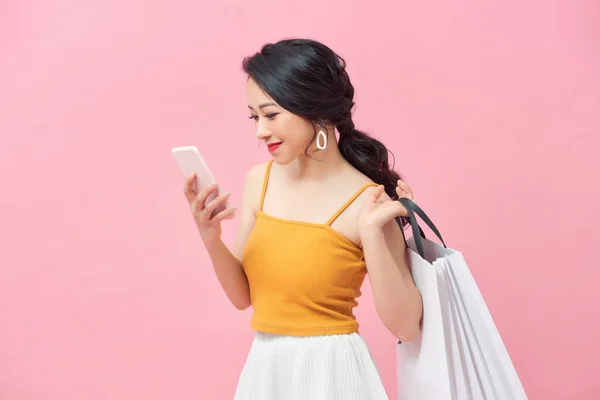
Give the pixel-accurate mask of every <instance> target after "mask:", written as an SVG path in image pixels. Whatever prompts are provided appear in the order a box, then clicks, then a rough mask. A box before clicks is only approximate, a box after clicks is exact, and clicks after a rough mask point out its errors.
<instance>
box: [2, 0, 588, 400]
mask: <svg viewBox="0 0 600 400" xmlns="http://www.w3.org/2000/svg"><path fill="white" fill-rule="evenodd" d="M171 4H172V5H169V2H165V1H148V0H145V1H141V0H137V1H135V0H128V1H123V0H120V1H115V0H110V1H103V2H99V1H80V0H77V1H76V0H59V1H54V2H47V1H39V0H38V1H35V0H19V1H17V0H12V1H10V0H9V1H4V2H3V3H2V5H1V6H0V54H1V57H0V60H1V61H0V132H1V133H2V145H1V146H0V163H1V168H0V180H1V182H2V191H1V192H2V194H1V195H0V222H1V225H2V230H1V231H0V244H1V246H2V249H1V251H0V268H1V269H0V398H1V399H5V400H17V399H18V400H25V399H61V400H65V399H78V400H80V399H86V400H95V399H148V400H150V399H200V398H202V399H229V398H231V397H232V394H233V392H234V388H235V384H236V381H237V378H238V373H239V371H240V369H241V367H242V364H243V362H244V360H245V357H246V352H247V350H248V346H249V344H250V342H251V340H252V335H253V333H252V331H251V330H250V328H249V326H248V322H249V317H250V310H248V311H247V312H239V311H237V310H235V309H234V308H233V307H232V306H231V305H230V304H228V301H227V300H226V298H225V295H224V294H223V293H222V291H221V289H220V287H219V285H218V283H217V280H216V279H215V277H214V274H213V272H212V267H211V265H210V263H209V262H208V259H207V256H206V253H205V251H204V248H203V247H202V243H201V242H200V239H199V237H198V235H197V234H196V232H195V227H194V224H193V222H192V219H191V218H190V216H189V213H188V209H187V205H186V202H185V199H184V197H183V193H182V176H181V173H180V171H179V170H178V169H177V166H176V164H175V163H174V161H173V160H172V159H171V156H170V153H169V150H170V148H171V147H173V146H178V145H188V144H196V145H198V146H199V147H200V148H201V150H202V151H203V152H204V153H205V156H206V158H207V161H208V163H209V165H210V166H211V167H212V169H213V170H214V172H215V174H216V175H217V177H218V179H219V181H220V183H221V184H222V186H224V187H225V188H227V189H229V190H231V191H233V198H232V203H234V204H239V200H240V195H241V187H242V186H241V185H242V181H243V178H244V175H245V173H246V170H247V168H248V167H249V166H250V165H252V164H253V163H257V162H262V161H265V160H267V159H268V154H267V152H266V149H265V147H264V146H261V147H260V148H257V140H256V139H255V137H254V133H253V124H252V122H251V121H250V122H249V120H248V119H246V117H247V110H246V104H245V87H244V79H245V77H244V75H243V74H242V73H241V70H240V62H241V59H242V57H243V56H244V55H247V54H250V53H252V52H254V51H255V50H257V49H258V48H259V47H260V45H262V44H263V43H264V42H267V41H275V40H278V39H280V38H283V37H287V36H306V37H311V38H315V39H318V40H322V41H324V42H325V43H327V44H329V45H330V46H332V47H333V48H334V49H335V50H336V51H338V52H339V53H341V54H342V55H343V56H345V57H346V59H347V61H348V63H349V72H350V74H351V77H352V78H353V82H354V84H355V86H356V91H357V103H358V107H357V110H356V114H355V120H356V124H357V126H358V127H359V128H362V129H364V130H367V131H369V132H373V133H374V134H375V135H376V136H377V137H379V138H381V139H383V140H384V141H385V142H386V144H387V145H388V146H389V148H390V149H391V150H392V151H393V152H394V153H395V155H396V159H397V166H398V168H399V170H400V171H401V172H402V173H404V174H405V176H406V179H407V180H408V182H409V183H410V184H411V185H412V187H413V188H414V190H415V191H416V196H417V198H418V199H419V202H420V204H422V206H423V207H425V209H426V210H427V211H428V212H429V214H430V215H431V216H432V217H433V218H434V220H435V221H436V223H437V224H438V226H439V228H440V229H441V230H442V233H443V234H444V236H445V238H446V240H447V242H448V243H449V245H451V246H452V247H454V248H458V249H460V250H462V251H463V252H464V253H465V255H466V257H467V261H468V262H469V263H470V266H471V268H472V271H473V274H474V275H475V278H476V279H477V281H478V283H479V285H480V287H481V290H482V292H483V294H484V296H485V298H486V300H487V302H488V305H489V308H490V310H491V311H492V313H493V316H494V318H495V320H496V322H497V325H498V327H499V328H500V330H501V333H502V335H503V338H504V340H505V343H506V345H507V347H508V349H509V351H510V353H511V355H512V358H513V360H514V363H515V365H516V367H517V369H518V371H519V373H520V376H521V378H522V381H523V383H524V386H525V388H526V390H527V391H528V394H529V396H530V398H531V399H545V400H549V399H567V398H576V399H579V400H584V399H595V398H598V397H599V396H600V380H598V378H597V375H598V373H597V361H598V359H599V358H600V344H599V342H598V337H600V324H599V321H598V306H599V305H600V291H599V290H598V280H599V278H600V272H599V271H600V255H599V254H600V253H599V252H598V240H597V233H596V232H597V229H598V228H599V226H600V218H599V217H598V212H597V207H598V203H600V199H599V196H598V173H599V172H600V171H599V162H598V149H599V148H600V140H599V129H600V94H599V93H600V77H599V75H600V73H599V72H598V71H600V56H599V55H600V45H599V43H600V41H599V40H598V38H600V25H598V23H597V21H598V20H599V19H600V7H599V6H598V3H597V2H595V1H592V0H588V1H583V0H582V1H562V2H560V1H557V0H546V1H541V0H538V1H528V2H522V1H516V0H510V1H504V2H494V4H493V5H492V4H489V5H488V4H486V5H483V4H481V2H479V3H478V2H465V1H458V2H457V1H443V0H434V1H430V2H414V1H413V2H392V1H389V2H387V3H384V2H377V1H376V2H373V1H370V2H363V3H361V5H351V4H349V3H348V2H346V1H344V2H341V1H340V2H333V1H330V2H323V1H314V0H310V1H303V2H299V1H298V2H283V1H276V0H265V1H261V2H249V1H233V0H228V1H211V2H207V1H205V2H197V1H189V0H188V1H179V2H175V3H171ZM236 223H237V221H235V222H233V223H232V222H229V223H227V224H226V225H225V226H224V230H225V234H224V240H225V241H226V243H228V244H231V243H232V241H233V234H234V231H235V226H236ZM593 229H594V230H593ZM358 315H359V318H360V321H361V323H362V333H363V334H364V336H365V337H366V339H367V341H368V342H369V344H370V346H371V348H372V351H373V354H374V356H375V358H376V361H377V362H378V365H379V368H380V370H381V373H382V375H383V379H384V381H385V385H386V387H387V389H388V392H389V394H390V397H391V398H395V393H396V382H395V347H394V339H393V338H392V337H391V336H390V335H389V334H388V333H387V332H386V330H385V328H384V327H383V326H382V324H381V323H380V322H379V320H378V319H377V318H376V316H375V312H374V307H373V302H372V298H371V292H370V289H369V288H368V285H367V286H366V287H365V291H364V295H363V297H362V299H361V306H360V307H359V310H358Z"/></svg>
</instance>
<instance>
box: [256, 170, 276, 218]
mask: <svg viewBox="0 0 600 400" xmlns="http://www.w3.org/2000/svg"><path fill="white" fill-rule="evenodd" d="M272 164H273V159H272V158H271V159H270V160H269V162H268V163H267V169H266V171H265V177H264V179H263V186H262V192H261V194H260V203H259V206H258V210H259V211H262V209H263V204H264V202H265V195H266V193H267V185H268V183H269V174H270V173H271V165H272Z"/></svg>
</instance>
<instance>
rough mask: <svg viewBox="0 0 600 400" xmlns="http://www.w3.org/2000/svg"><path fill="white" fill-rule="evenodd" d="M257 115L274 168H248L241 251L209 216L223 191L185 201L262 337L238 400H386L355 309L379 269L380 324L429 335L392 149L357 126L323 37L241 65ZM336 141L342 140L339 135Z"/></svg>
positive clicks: (223, 215)
mask: <svg viewBox="0 0 600 400" xmlns="http://www.w3.org/2000/svg"><path fill="white" fill-rule="evenodd" d="M243 66H244V71H245V72H246V73H247V74H248V80H247V97H248V108H249V111H250V118H251V119H253V120H254V123H255V129H256V135H257V137H258V139H259V140H260V141H262V142H264V143H265V144H266V146H267V147H268V150H269V152H270V153H271V156H272V159H271V160H270V161H269V162H267V163H265V164H262V165H258V166H254V167H253V168H251V169H250V171H249V172H248V174H247V177H246V183H245V187H244V192H243V200H242V205H241V216H240V226H239V231H238V233H237V236H236V240H235V244H234V247H233V250H232V251H229V249H228V248H227V247H226V246H225V244H223V242H222V241H221V239H220V236H221V221H223V220H225V219H230V218H233V217H234V215H235V209H234V208H227V209H225V211H222V212H219V213H216V215H215V213H214V211H215V210H216V209H217V208H218V207H219V206H220V205H223V204H225V203H226V201H227V199H228V197H229V194H228V193H223V194H220V195H219V196H218V197H217V198H216V199H214V200H213V201H212V202H210V203H208V204H207V205H206V206H205V200H206V198H207V197H208V196H209V195H210V194H211V193H212V192H213V191H216V190H217V187H216V186H213V187H210V188H207V189H206V190H204V191H201V192H200V193H194V191H193V189H192V186H193V185H192V182H193V179H194V176H190V177H189V178H188V179H187V180H186V182H185V193H186V196H187V199H188V201H189V202H190V206H191V210H192V214H193V216H194V219H195V221H196V224H197V226H198V230H199V232H200V235H201V237H202V240H203V242H204V244H205V246H206V249H207V251H208V253H209V255H210V258H211V260H212V263H213V266H214V270H215V272H216V275H217V277H218V279H219V282H220V284H221V286H222V287H223V289H224V291H225V293H226V294H227V296H228V298H229V299H230V301H231V302H232V303H233V305H234V306H235V307H237V308H238V309H240V310H243V309H246V308H247V307H249V306H251V305H252V307H253V311H254V314H253V316H252V322H251V327H252V328H253V329H254V330H256V331H257V332H256V337H255V339H254V342H253V344H252V347H251V349H250V353H249V355H248V358H247V360H246V363H245V366H244V368H243V370H242V373H241V376H240V379H239V383H238V387H237V390H236V394H235V398H236V399H240V400H241V399H260V400H267V399H282V400H290V399H310V400H318V399H343V400H351V399H361V400H362V399H375V400H379V399H387V396H386V393H385V390H384V388H383V385H382V383H381V379H380V377H379V374H378V371H377V368H376V366H375V364H374V362H373V360H372V358H371V355H370V352H369V350H368V348H367V346H366V344H365V342H364V340H363V339H362V337H361V336H359V334H358V323H357V321H356V319H355V317H354V315H353V312H352V309H353V307H354V306H356V305H357V301H356V299H357V297H358V296H360V288H361V285H362V283H363V280H364V277H365V275H366V273H367V272H368V273H369V275H370V281H371V285H372V291H373V296H374V302H375V306H376V309H377V313H378V315H379V317H380V318H381V321H382V322H383V323H384V324H385V326H386V327H387V328H388V329H389V330H390V332H391V333H392V334H393V335H394V336H395V337H397V338H398V339H400V340H403V341H409V340H411V339H413V338H415V336H416V335H417V334H418V332H419V324H420V320H421V314H422V303H421V297H420V294H419V291H418V290H417V288H416V287H415V285H414V282H413V280H412V277H411V274H410V271H409V268H408V265H407V263H406V260H405V249H404V246H403V243H404V242H403V237H402V232H401V230H400V227H399V226H398V224H397V223H396V221H395V218H396V217H402V216H406V215H407V213H406V210H405V209H404V207H402V206H401V205H400V203H399V202H397V201H393V200H392V199H394V198H397V197H398V196H403V197H408V198H411V199H412V197H413V196H412V192H411V190H410V188H409V187H408V186H407V185H406V184H404V183H403V182H402V181H401V180H400V178H399V175H398V174H397V173H396V172H394V171H393V170H391V169H390V167H389V165H388V154H387V153H388V151H387V149H386V148H385V146H384V145H383V144H381V143H380V142H379V141H377V140H375V139H373V138H371V137H369V136H367V135H366V134H364V133H362V132H360V131H358V130H357V129H356V128H355V127H354V123H353V121H352V114H351V112H352V108H353V106H354V102H353V97H354V88H353V86H352V84H351V83H350V80H349V78H348V74H347V73H346V70H345V61H344V60H343V59H342V58H341V57H339V56H338V55H337V54H335V53H334V52H333V51H332V50H331V49H329V48H328V47H326V46H325V45H323V44H321V43H319V42H316V41H312V40H299V39H296V40H283V41H280V42H278V43H275V44H268V45H266V46H264V47H263V48H262V50H261V51H260V52H259V53H257V54H255V55H253V56H252V57H249V58H247V59H245V60H244V63H243ZM336 129H337V131H338V132H339V142H338V141H337V140H336V134H335V130H336Z"/></svg>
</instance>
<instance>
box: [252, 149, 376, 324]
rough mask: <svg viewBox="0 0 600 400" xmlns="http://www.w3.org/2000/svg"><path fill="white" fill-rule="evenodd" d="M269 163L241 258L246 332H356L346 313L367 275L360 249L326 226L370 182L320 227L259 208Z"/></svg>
mask: <svg viewBox="0 0 600 400" xmlns="http://www.w3.org/2000/svg"><path fill="white" fill-rule="evenodd" d="M272 163H273V160H271V161H269V163H268V165H267V171H266V173H265V178H264V182H263V188H262V194H261V198H260V206H259V211H258V213H257V216H256V223H255V226H254V229H253V230H252V232H251V234H250V236H249V238H248V241H247V243H246V247H245V249H244V255H243V267H244V271H245V272H246V276H247V277H248V282H249V284H250V298H251V301H252V308H253V309H254V313H253V315H252V319H251V324H250V325H251V327H252V329H254V330H257V331H262V332H269V333H275V334H280V335H290V336H317V335H331V334H342V333H352V332H358V323H357V322H356V318H355V316H354V314H353V312H352V310H353V308H354V307H355V306H356V305H357V304H358V303H357V301H356V298H357V297H359V296H360V294H361V291H360V287H361V286H362V283H363V281H364V278H365V275H366V273H367V269H366V266H365V262H364V257H363V251H362V249H361V248H359V247H358V246H356V245H355V244H354V243H352V242H351V241H350V240H349V239H347V238H346V237H344V236H343V235H342V234H340V233H338V232H337V231H336V230H334V229H333V228H331V226H330V225H331V223H332V222H333V221H334V220H335V219H336V218H337V217H338V216H339V215H340V214H341V213H342V212H343V211H344V210H345V209H346V207H348V206H349V205H350V204H351V203H352V202H353V201H354V200H355V199H356V198H357V197H358V195H360V194H361V193H362V192H363V191H364V190H365V189H366V188H368V187H370V186H375V184H374V183H371V184H367V185H364V186H363V187H362V188H360V190H359V191H358V192H356V193H355V194H354V195H353V196H352V197H351V198H350V199H349V200H348V201H347V202H346V203H345V204H344V205H342V207H341V208H340V209H339V210H338V211H337V212H336V213H335V214H334V215H333V216H332V217H331V218H330V219H329V221H327V223H325V224H317V223H309V222H300V221H290V220H285V219H281V218H276V217H272V216H270V215H268V214H265V213H264V212H263V210H262V209H263V203H264V199H265V193H266V190H267V183H268V179H269V172H270V170H271V165H272Z"/></svg>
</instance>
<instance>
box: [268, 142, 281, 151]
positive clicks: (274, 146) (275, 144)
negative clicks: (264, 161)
mask: <svg viewBox="0 0 600 400" xmlns="http://www.w3.org/2000/svg"><path fill="white" fill-rule="evenodd" d="M280 144H281V142H277V143H269V144H268V145H267V147H268V148H269V151H270V152H273V151H275V150H277V148H278V147H279V145H280Z"/></svg>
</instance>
